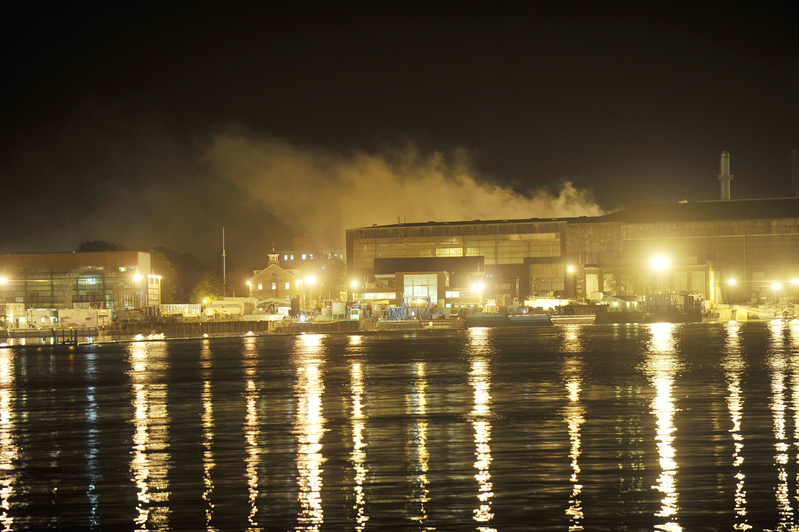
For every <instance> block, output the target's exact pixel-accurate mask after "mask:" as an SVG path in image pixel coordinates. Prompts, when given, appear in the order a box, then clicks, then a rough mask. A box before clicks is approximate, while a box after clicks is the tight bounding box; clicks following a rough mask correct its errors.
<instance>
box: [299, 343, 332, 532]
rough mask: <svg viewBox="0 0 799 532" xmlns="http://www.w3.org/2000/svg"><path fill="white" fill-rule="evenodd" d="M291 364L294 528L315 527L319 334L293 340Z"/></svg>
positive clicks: (320, 421) (320, 460) (320, 422)
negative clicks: (295, 491)
mask: <svg viewBox="0 0 799 532" xmlns="http://www.w3.org/2000/svg"><path fill="white" fill-rule="evenodd" d="M297 344H298V345H297V348H296V349H297V351H296V353H295V354H294V359H295V360H294V363H295V365H296V371H297V383H296V388H295V395H296V397H297V413H296V419H295V424H294V434H295V436H296V438H297V456H296V459H295V463H296V466H297V486H298V488H299V493H298V499H299V502H300V512H299V514H298V516H297V530H318V529H319V527H320V526H321V525H322V523H323V522H324V510H323V505H322V464H324V462H325V459H324V456H323V454H322V436H323V435H324V433H325V417H324V408H323V407H324V405H323V402H322V395H323V393H324V390H325V385H324V376H323V374H322V367H321V366H322V335H320V334H306V335H302V336H300V337H299V338H298V340H297Z"/></svg>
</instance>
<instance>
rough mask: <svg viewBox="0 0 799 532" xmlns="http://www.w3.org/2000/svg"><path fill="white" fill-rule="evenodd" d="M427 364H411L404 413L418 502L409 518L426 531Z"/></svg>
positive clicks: (427, 466)
mask: <svg viewBox="0 0 799 532" xmlns="http://www.w3.org/2000/svg"><path fill="white" fill-rule="evenodd" d="M426 393H427V364H426V363H425V362H416V363H414V365H413V391H412V393H411V394H410V395H409V396H408V412H409V414H410V415H411V416H412V418H413V425H412V427H411V442H410V445H409V446H408V447H409V449H410V450H411V452H412V456H411V464H412V467H413V473H412V477H411V482H412V485H413V496H412V497H413V500H414V501H415V502H418V504H419V508H418V510H417V512H416V515H412V516H411V519H412V520H413V521H416V522H418V523H419V525H421V526H424V527H425V528H423V530H430V528H428V526H429V525H428V522H429V516H428V515H427V503H428V502H430V487H429V484H430V480H429V479H428V477H427V473H428V471H429V470H430V452H429V451H428V449H427V395H426Z"/></svg>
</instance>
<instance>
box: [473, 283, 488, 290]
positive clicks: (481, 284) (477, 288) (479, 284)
mask: <svg viewBox="0 0 799 532" xmlns="http://www.w3.org/2000/svg"><path fill="white" fill-rule="evenodd" d="M485 287H486V285H484V284H483V283H477V284H476V285H474V286H473V287H472V288H473V289H474V291H475V292H480V291H481V290H482V289H483V288H485Z"/></svg>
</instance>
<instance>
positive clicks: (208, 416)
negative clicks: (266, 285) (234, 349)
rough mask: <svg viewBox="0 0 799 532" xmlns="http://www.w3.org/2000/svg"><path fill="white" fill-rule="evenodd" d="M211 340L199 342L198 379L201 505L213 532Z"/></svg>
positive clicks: (213, 463)
mask: <svg viewBox="0 0 799 532" xmlns="http://www.w3.org/2000/svg"><path fill="white" fill-rule="evenodd" d="M212 359H213V354H212V352H211V340H208V339H204V340H202V341H201V351H200V368H201V369H200V379H201V380H202V384H203V389H202V392H201V396H200V401H201V403H202V413H201V414H200V416H201V419H202V447H203V495H202V498H203V503H204V510H205V529H206V530H207V531H208V532H215V531H216V530H217V528H216V527H215V526H214V525H213V520H214V504H213V502H212V501H213V497H214V467H215V466H216V462H215V460H214V430H215V429H214V427H215V425H214V392H213V388H212V384H211V378H212V373H211V368H212V367H213V361H212Z"/></svg>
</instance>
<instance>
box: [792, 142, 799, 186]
mask: <svg viewBox="0 0 799 532" xmlns="http://www.w3.org/2000/svg"><path fill="white" fill-rule="evenodd" d="M791 177H793V195H794V197H796V198H799V163H797V162H796V149H793V150H791Z"/></svg>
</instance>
